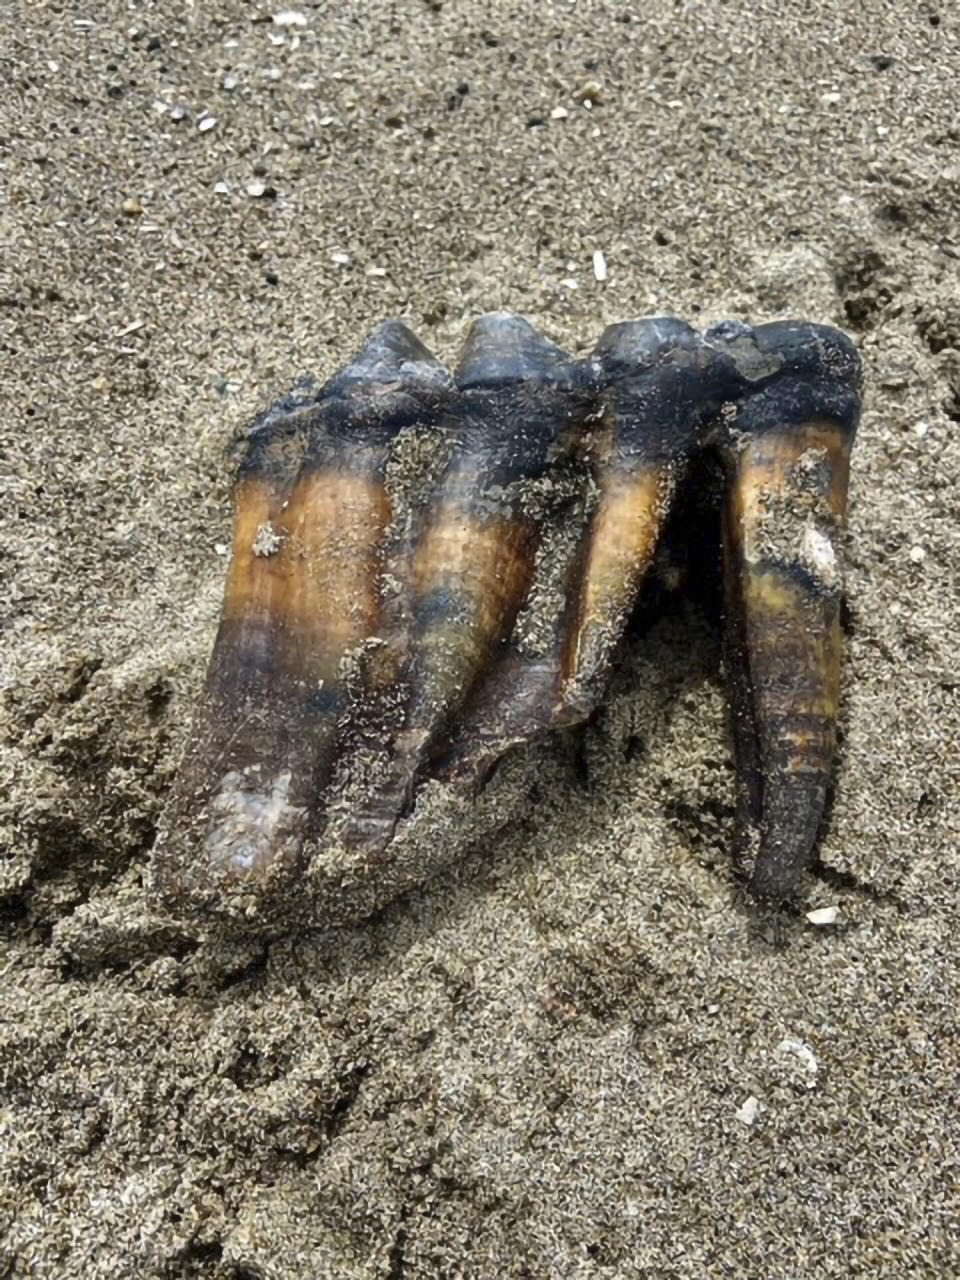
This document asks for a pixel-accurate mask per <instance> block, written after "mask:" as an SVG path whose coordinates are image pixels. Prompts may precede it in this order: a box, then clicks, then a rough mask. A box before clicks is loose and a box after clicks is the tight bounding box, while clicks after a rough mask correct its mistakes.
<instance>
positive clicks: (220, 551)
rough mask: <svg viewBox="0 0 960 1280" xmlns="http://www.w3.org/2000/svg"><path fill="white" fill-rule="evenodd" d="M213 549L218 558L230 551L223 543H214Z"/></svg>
mask: <svg viewBox="0 0 960 1280" xmlns="http://www.w3.org/2000/svg"><path fill="white" fill-rule="evenodd" d="M213 549H214V551H215V552H216V553H217V555H218V556H225V555H226V554H227V552H228V551H229V550H230V548H229V547H228V546H227V544H226V543H225V542H215V543H214V544H213Z"/></svg>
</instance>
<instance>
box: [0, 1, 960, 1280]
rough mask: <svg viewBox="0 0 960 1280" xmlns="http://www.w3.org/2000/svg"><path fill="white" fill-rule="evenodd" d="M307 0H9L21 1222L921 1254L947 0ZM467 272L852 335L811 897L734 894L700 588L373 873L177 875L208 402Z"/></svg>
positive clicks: (949, 649) (221, 482)
mask: <svg viewBox="0 0 960 1280" xmlns="http://www.w3.org/2000/svg"><path fill="white" fill-rule="evenodd" d="M277 12H278V13H279V12H280V11H279V9H278V10H277ZM292 12H294V11H293V10H291V11H289V12H288V13H287V14H286V17H287V18H288V19H289V18H290V15H291V13H292ZM296 12H297V13H298V15H299V17H300V18H302V19H303V24H302V25H301V24H300V23H298V22H293V21H286V22H284V23H280V22H277V21H272V20H270V19H271V10H270V9H269V8H256V7H254V6H252V5H243V4H239V3H235V2H234V3H224V4H211V5H208V6H180V5H176V6H173V5H170V6H163V7H162V10H158V11H157V12H149V11H145V12H142V13H141V12H139V11H137V10H133V9H129V8H128V7H127V6H126V5H121V4H118V3H108V4H104V5H97V6H90V7H88V8H83V7H82V6H77V5H73V4H71V5H66V6H61V7H57V8H55V7H53V6H37V5H32V4H31V5H27V4H18V3H13V4H8V5H6V6H5V7H4V9H3V12H2V14H0V65H2V67H3V70H4V71H5V72H6V78H7V80H8V82H10V83H12V85H13V88H12V89H9V88H8V90H7V93H6V95H5V99H4V103H3V106H2V108H0V122H2V123H0V350H2V358H0V398H2V403H3V415H2V418H0V492H2V494H3V499H4V501H3V512H4V519H3V521H2V524H0V582H2V590H0V628H2V641H3V650H2V659H0V854H2V860H0V895H2V898H0V909H2V912H3V920H4V931H3V942H2V966H3V975H4V978H3V983H2V987H0V1232H2V1239H0V1270H3V1272H4V1274H10V1275H12V1276H39V1277H61V1276H62V1277H66V1276H80V1275H82V1276H84V1277H100V1276H103V1277H111V1278H113V1280H115V1278H116V1277H121V1276H123V1277H126V1276H136V1277H140V1276H143V1277H158V1278H159V1277H181V1276H182V1277H204V1278H205V1280H207V1278H209V1280H213V1278H215V1277H216V1278H218V1280H221V1278H222V1280H228V1278H229V1280H250V1278H251V1277H269V1278H270V1280H273V1278H278V1280H279V1278H281V1277H290V1276H316V1277H336V1278H337V1280H340V1278H349V1280H353V1278H356V1280H368V1278H369V1280H373V1278H375V1277H382V1278H383V1280H388V1278H389V1280H398V1278H399V1277H404V1280H413V1278H414V1277H454V1276H464V1277H478V1278H486V1277H530V1278H533V1280H540V1278H553V1277H563V1278H564V1280H566V1278H567V1277H571V1278H572V1277H576V1278H577V1280H579V1278H581V1277H583V1278H584V1280H592V1278H593V1277H598V1278H599V1277H604V1278H607V1277H625V1278H630V1277H649V1278H651V1280H652V1278H653V1277H662V1276H669V1277H674V1276H675V1277H700V1276H728V1275H736V1276H747V1277H752V1276H756V1277H764V1278H765V1280H767V1278H771V1277H774V1278H780V1277H783V1278H784V1280H785V1278H786V1277H793V1276H795V1275H797V1274H798V1273H804V1274H811V1275H818V1276H838V1277H840V1276H843V1277H846V1276H861V1275H862V1276H867V1275H869V1276H891V1277H894V1276H896V1277H900V1276H906V1275H909V1276H944V1275H950V1274H953V1273H954V1272H956V1271H957V1270H958V1269H960V1245H958V1240H960V1199H958V1180H960V1128H958V1126H957V1123H956V1088H957V1081H958V1079H960V1042H958V1028H957V1013H956V1011H957V1008H958V1004H960V980H958V965H957V956H958V943H957V920H958V908H960V889H958V886H960V875H958V859H957V847H958V840H960V800H958V795H960V708H958V700H957V690H958V686H960V676H958V669H957V650H956V636H957V634H958V626H960V608H958V602H957V581H958V573H960V522H958V500H957V496H956V495H957V492H958V483H960V426H958V423H960V133H958V127H957V126H958V122H957V118H956V110H955V103H956V94H955V79H956V67H957V65H958V59H960V21H958V19H957V17H956V15H954V14H953V13H952V12H951V10H950V7H949V6H948V5H946V4H937V3H935V2H932V3H925V4H911V5H894V4H889V3H883V2H882V0H864V3H863V4H860V5H856V6H848V5H843V4H840V3H835V2H832V0H831V2H830V3H823V4H821V5H818V6H815V8H813V9H811V10H810V12H809V13H806V12H805V13H804V14H803V15H800V14H797V15H796V16H794V17H787V18H777V17H775V16H773V10H770V11H769V12H767V13H765V14H764V15H763V16H762V17H758V16H756V12H757V10H756V7H755V6H748V5H746V4H742V3H733V4H723V3H719V0H715V2H709V3H702V4H681V5H679V6H677V5H673V4H667V3H663V2H660V0H658V2H657V3H653V4H651V5H648V6H629V5H622V4H617V5H608V4H605V3H586V4H580V5H573V4H551V5H542V6H537V9H536V12H535V13H534V12H533V9H532V7H531V9H530V12H529V13H528V14H524V13H523V7H521V6H508V5H506V4H499V3H490V2H488V3H481V2H479V0H463V2H455V0H445V2H443V3H441V2H440V0H433V2H432V3H420V2H419V0H403V2H402V3H399V4H395V5H391V4H385V3H384V4H381V3H360V2H359V0H353V2H351V3H348V4H342V5H330V6H318V7H316V8H314V7H312V6H310V7H308V6H302V7H301V9H300V10H297V11H296ZM751 13H752V14H753V16H750V15H751ZM597 250H599V251H601V252H602V253H603V254H604V256H605V260H606V264H607V271H608V278H607V279H606V280H605V281H598V280H597V279H596V278H595V273H594V269H593V255H594V253H595V252H596V251H597ZM495 308H509V309H511V310H515V311H519V312H522V313H523V314H525V315H526V316H527V317H528V318H529V319H530V320H531V321H532V322H533V323H535V324H536V325H537V326H538V327H539V328H541V329H542V330H543V331H544V332H545V333H547V334H548V335H549V336H550V337H551V338H552V339H553V340H555V341H557V342H560V343H562V344H564V345H566V346H567V347H568V348H569V349H570V350H572V351H574V352H578V353H579V352H582V351H584V350H586V349H587V348H588V347H589V345H591V344H592V342H593V340H594V339H595V337H596V335H597V334H598V333H599V331H600V330H601V329H602V328H603V326H604V325H605V324H606V323H609V322H612V321H614V320H619V319H625V318H629V317H632V316H637V315H642V314H646V313H651V312H672V313H676V314H678V315H681V316H683V317H685V318H686V319H689V320H690V321H692V322H693V323H695V324H697V325H703V324H706V323H708V322H710V321H713V320H717V319H720V318H723V317H726V316H733V317H737V318H740V319H745V320H750V321H752V322H759V321H763V320H768V319H774V318H777V317H779V316H784V315H796V316H802V317H804V318H806V319H810V320H814V321H821V322H825V323H830V324H837V325H839V326H841V327H843V328H844V329H846V331H847V332H849V333H850V334H851V336H853V337H854V339H855V340H856V342H857V344H858V346H859V348H860V351H861V354H862V357H863V360H864V365H865V371H866V378H867V399H866V404H865V410H864V415H863V420H862V425H861V430H860V436H859V439H858V443H857V446H856V451H855V457H854V471H853V482H852V491H851V506H850V532H849V539H848V546H847V554H846V561H847V572H848V591H849V619H848V625H847V632H848V640H847V652H846V663H845V679H844V705H843V741H842V752H841V761H840V768H839V773H838V783H837V795H836V801H835V804H834V806H833V811H832V815H831V821H830V826H829V830H828V832H827V834H826V838H825V840H824V842H823V845H822V849H821V861H822V866H821V867H820V869H819V870H818V872H817V874H816V875H815V876H811V877H809V878H808V881H807V885H806V888H805V894H806V898H805V901H804V902H803V903H801V904H800V905H801V908H802V909H799V910H797V911H795V912H793V913H786V914H784V915H782V916H781V917H780V918H778V919H772V918H771V917H769V916H768V915H765V914H763V913H760V912H758V911H757V910H756V909H755V908H753V907H752V906H750V905H749V904H748V903H746V902H745V901H744V900H743V897H742V891H741V888H740V884H739V880H738V877H737V874H736V869H735V867H734V865H733V861H732V858H731V855H730V838H731V834H732V797H733V773H732V760H731V742H730V738H729V732H728V726H727V722H726V717H725V702H724V692H723V686H722V681H721V676H720V671H719V641H718V637H717V634H716V627H715V619H713V618H712V617H711V616H710V615H709V614H708V613H705V612H704V611H703V610H702V609H699V608H698V607H697V605H696V603H686V604H685V603H684V602H683V601H682V600H680V601H673V602H671V603H669V605H668V607H666V608H665V609H663V610H662V612H661V614H660V615H659V616H658V617H657V618H656V619H655V620H649V619H639V620H638V625H637V626H636V627H635V629H634V634H633V636H632V637H631V640H630V643H629V644H628V645H627V647H626V649H625V651H624V653H623V656H622V661H621V662H620V664H619V668H618V671H617V675H616V678H615V680H614V682H613V687H612V689H611V692H610V696H609V698H608V700H607V702H606V704H605V707H604V711H603V714H602V715H601V716H599V717H598V718H597V720H596V722H595V723H594V724H592V725H591V726H590V727H589V728H588V729H586V730H584V731H581V732H578V733H574V734H568V735H565V736H558V737H557V738H556V739H555V740H552V741H550V742H547V743H545V744H543V745H542V746H538V747H536V748H532V749H531V750H530V751H529V752H528V753H526V754H525V755H524V756H523V758H522V759H519V760H518V761H517V762H516V764H515V765H514V766H511V767H513V768H514V770H515V776H516V777H517V778H520V777H521V775H523V777H525V778H526V779H527V782H526V783H525V785H529V779H530V778H535V781H536V785H535V786H534V787H533V789H532V790H531V791H530V792H529V798H528V799H527V800H526V801H525V803H524V804H523V805H522V806H521V807H520V810H519V812H518V814H517V816H516V818H515V820H514V821H513V822H512V823H511V824H510V825H509V826H508V827H507V828H505V829H504V830H503V831H501V832H500V833H499V834H498V835H496V836H495V837H491V838H488V839H486V840H485V841H481V842H480V843H478V844H477V845H475V846H474V847H473V848H472V849H471V850H470V852H469V854H468V855H466V856H464V858H463V859H462V860H460V861H458V862H456V863H455V864H453V865H452V866H450V867H449V868H447V869H446V870H445V871H442V872H441V873H440V874H439V875H437V876H435V877H434V878H432V879H431V880H430V881H429V882H428V883H426V884H424V885H423V886H422V887H419V888H416V889H413V890H411V891H408V892H407V893H405V894H404V895H402V896H400V897H398V898H395V899H393V900H392V901H390V902H389V903H387V904H386V905H384V906H381V907H380V908H379V909H378V910H377V911H376V913H375V914H374V915H373V916H372V917H371V918H369V919H368V920H365V921H362V922H360V923H358V924H354V925H350V926H349V927H344V928H332V927H331V928H329V929H326V930H321V931H313V932H309V933H307V932H291V933H290V934H286V935H283V936H281V937H279V938H278V937H270V938H263V937H258V936H257V935H256V931H255V930H254V931H253V932H252V933H251V934H250V935H249V936H248V937H239V936H237V935H228V934H226V933H224V932H223V931H220V930H218V929H217V928H215V927H210V928H203V927H200V926H198V925H196V924H194V923H191V922H189V921H187V922H178V921H176V920H172V919H169V918H167V917H165V916H162V915H159V914H158V913H156V912H155V911H154V910H153V909H152V908H151V906H150V904H149V902H148V900H147V897H146V892H145V885H144V881H145V876H146V872H147V867H148V863H149V857H150V847H151V844H152V841H153V837H154V834H155V830H156V824H157V821H158V817H159V814H160V812H161V809H162V806H163V803H164V800H165V797H166V795H167V794H168V792H169V788H170V784H171V780H172V778H173V775H174V772H175V770H176V766H177V763H178V760H179V757H180V754H181V751H182V749H183V745H184V741H185V737H186V734H187V731H188V728H189V724H190V718H191V712H192V708H193V706H194V705H195V702H196V698H197V696H198V693H199V690H200V686H201V682H202V678H203V672H204V667H205V663H206V659H207V656H208V654H209V651H210V646H211V643H212V639H213V635H214V632H215V629H216V624H217V617H218V611H219V606H220V600H221V595H222V589H223V578H224V572H225V567H226V556H227V553H228V546H227V543H228V539H229V532H228V530H229V486H230V479H231V475H232V469H233V466H234V465H235V459H236V453H235V448H234V446H235V442H236V441H237V440H238V439H239V438H240V436H241V435H242V432H243V429H244V428H245V426H246V425H247V424H248V423H249V422H250V420H251V419H252V417H253V415H254V414H255V413H256V412H257V411H258V410H259V409H261V408H263V407H264V406H265V405H267V404H269V403H270V401H271V399H274V398H276V397H277V396H278V395H280V394H282V393H283V392H286V391H287V390H289V388H290V387H291V386H292V385H293V383H294V382H295V380H296V379H297V377H299V376H300V375H302V374H304V373H309V374H313V375H314V376H316V377H318V378H319V377H324V376H326V375H328V374H329V373H331V372H332V371H333V370H334V369H335V368H336V367H337V365H338V364H339V363H341V362H342V361H343V359H344V358H345V357H346V356H347V355H348V354H349V353H350V352H351V351H352V350H353V349H354V348H355V347H356V345H357V342H358V341H359V339H360V338H361V337H362V336H363V335H364V334H365V333H366V332H367V331H368V330H369V329H370V328H372V327H373V325H374V324H376V323H377V322H378V321H379V320H380V319H382V318H384V317H385V316H388V315H397V316H400V317H401V318H403V319H405V320H406V321H407V322H408V323H410V324H411V325H412V327H413V328H414V329H415V330H416V331H417V333H418V334H419V335H420V336H421V337H422V338H423V340H424V341H425V342H426V343H427V344H428V345H429V346H430V347H431V349H432V350H434V351H435V352H436V353H437V354H438V355H439V356H441V357H442V358H443V359H445V360H447V361H450V360H452V359H453V358H454V357H455V353H456V350H457V347H458V344H459V342H460V340H461V339H462V337H463V335H464V333H465V331H466V328H467V326H468V325H469V323H470V320H471V319H472V318H473V317H474V316H476V315H477V314H479V313H480V312H482V311H487V310H491V309H495ZM524 771H525V772H524ZM819 907H836V908H838V912H839V914H838V916H837V920H836V923H835V924H833V925H831V926H820V927H818V926H815V925H812V924H810V923H809V922H808V921H807V919H806V917H805V914H804V911H805V910H809V909H813V908H819ZM751 1100H752V1101H751Z"/></svg>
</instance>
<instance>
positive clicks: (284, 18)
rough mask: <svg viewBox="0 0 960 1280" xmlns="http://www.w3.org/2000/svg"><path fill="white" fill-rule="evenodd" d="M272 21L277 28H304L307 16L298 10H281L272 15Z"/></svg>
mask: <svg viewBox="0 0 960 1280" xmlns="http://www.w3.org/2000/svg"><path fill="white" fill-rule="evenodd" d="M273 21H274V23H275V24H276V25H277V26H278V27H305V26H306V25H307V15H306V14H305V13H301V12H300V11H299V10H298V9H282V10H281V11H280V13H275V14H274V15H273Z"/></svg>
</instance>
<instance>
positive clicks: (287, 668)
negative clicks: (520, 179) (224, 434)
mask: <svg viewBox="0 0 960 1280" xmlns="http://www.w3.org/2000/svg"><path fill="white" fill-rule="evenodd" d="M448 383H449V379H448V377H447V375H446V374H445V373H444V371H443V370H442V369H441V367H440V366H439V365H438V364H437V362H436V361H435V360H433V358H432V357H431V356H430V354H429V352H427V351H426V349H425V348H424V347H422V346H421V344H420V343H419V342H418V341H417V339H416V338H415V337H414V336H413V334H411V333H410V332H409V331H408V330H407V329H405V328H404V327H403V326H402V325H400V324H398V323H396V322H388V323H387V324H385V325H382V326H381V327H380V328H379V329H378V330H377V331H376V332H375V333H374V334H373V335H372V337H371V338H370V339H369V341H368V342H367V344H366V345H365V346H364V348H363V349H362V350H361V352H360V353H359V355H358V356H357V357H356V359H355V360H354V361H353V362H352V363H351V364H350V365H348V366H347V367H346V368H345V369H344V370H343V371H341V372H340V373H338V374H337V375H335V377H334V378H332V379H331V380H330V382H328V383H327V385H326V386H325V387H324V389H323V391H322V393H321V395H320V397H319V399H318V400H317V401H315V402H313V403H310V404H301V405H297V406H290V405H289V404H281V405H280V406H278V408H277V409H276V410H274V411H271V413H270V414H269V415H267V420H266V421H265V423H264V425H263V426H261V428H260V429H259V433H258V434H256V435H255V436H254V437H252V439H251V447H250V450H249V453H248V457H247V460H246V462H245V463H244V466H243V468H242V469H241V473H240V475H239V477H238V481H237V484H236V486H235V502H234V506H235V517H234V544H233V556H232V560H231V565H230V569H229V572H228V578H227V584H226V589H225V593H224V606H223V615H222V619H221V624H220V629H219V631H218V634H217V639H216V642H215V645H214V650H213V654H212V656H211V660H210V666H209V670H208V674H207V682H206V688H205V692H204V698H203V700H202V704H201V708H200V710H199V713H198V716H197V719H196V722H195V724H194V728H193V732H192V735H191V742H190V745H189V747H188V751H187V754H186V756H185V759H184V763H183V765H182V767H181V771H180V775H179V777H178V780H177V782H176V784H175V787H174V792H173V796H172V798H171V804H170V808H169V810H168V815H167V819H166V821H165V824H164V831H163V834H162V838H161V840H160V841H159V843H158V850H157V854H156V865H157V868H158V880H159V881H160V883H161V891H163V892H166V893H167V894H168V896H169V895H170V894H172V895H174V896H175V895H176V893H177V892H178V891H179V889H180V887H181V886H184V885H187V884H191V883H192V884H197V883H203V882H204V880H205V878H206V877H210V876H212V877H213V878H214V879H216V878H218V877H221V876H224V875H226V876H238V877H244V878H248V877H250V876H253V875H259V874H263V873H265V872H266V871H267V870H269V868H270V867H272V866H275V865H283V866H287V867H291V866H293V867H295V866H296V865H298V863H299V860H300V856H301V853H302V845H303V841H304V838H305V837H306V835H307V834H308V833H309V831H310V830H312V829H313V828H314V827H315V826H316V825H317V822H318V818H319V814H318V793H319V791H320V789H321V788H322V786H323V784H324V782H325V780H326V777H327V775H328V773H329V771H330V768H331V765H332V762H333V758H334V753H335V749H336V746H337V741H338V736H339V721H340V716H341V713H342V711H343V708H344V701H345V699H344V692H345V691H344V689H343V688H342V677H341V662H342V659H343V657H344V655H345V654H346V653H347V652H348V650H350V649H351V648H352V647H354V646H355V645H357V644H358V643H360V642H361V641H362V640H363V639H364V638H366V637H367V636H369V635H370V634H371V633H372V631H373V630H374V629H375V627H376V623H377V617H378V610H379V592H378V577H379V568H380V565H379V557H380V554H381V547H382V542H383V535H384V530H385V528H386V525H387V523H388V522H389V519H390V504H389V501H388V499H387V496H386V492H385V488H384V475H383V471H384V465H385V462H386V457H387V452H388V449H389V446H390V443H391V441H392V439H393V438H394V437H395V435H396V433H397V432H398V431H399V430H400V429H401V428H402V427H403V426H404V425H406V424H407V423H409V422H411V421H421V420H428V419H432V418H433V417H435V416H436V413H437V411H438V410H439V408H440V407H441V405H442V403H443V401H444V399H445V395H446V390H447V387H448ZM291 415H293V428H294V429H291ZM274 437H275V439H274ZM291 439H296V440H297V441H298V443H299V454H300V461H299V466H297V465H296V461H295V460H292V459H293V457H294V454H295V453H296V452H297V451H296V450H293V449H292V448H291V447H290V440H291ZM275 455H278V456H279V457H280V459H281V461H280V462H279V463H278V462H277V460H276V457H275Z"/></svg>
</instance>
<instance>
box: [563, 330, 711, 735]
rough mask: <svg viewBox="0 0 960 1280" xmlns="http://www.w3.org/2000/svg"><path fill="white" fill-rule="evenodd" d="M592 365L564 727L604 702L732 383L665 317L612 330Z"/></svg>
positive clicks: (689, 333)
mask: <svg viewBox="0 0 960 1280" xmlns="http://www.w3.org/2000/svg"><path fill="white" fill-rule="evenodd" d="M594 359H595V360H596V361H597V363H598V365H599V370H600V379H601V383H602V384H605V386H604V391H603V395H602V404H603V425H604V431H603V433H602V436H601V440H602V444H603V449H602V453H603V456H602V459H601V462H600V465H599V468H598V472H599V474H598V483H599V487H600V501H599V505H598V507H597V509H596V512H595V514H594V517H593V522H592V526H591V528H590V531H589V535H588V541H587V545H586V547H585V549H584V557H583V577H582V583H581V588H580V597H579V604H578V608H577V611H576V617H575V618H574V620H573V624H572V626H571V630H570V636H569V645H568V650H567V654H566V657H565V663H564V668H565V670H564V674H565V680H566V684H565V689H564V696H563V700H562V703H561V706H560V708H559V710H558V718H559V719H560V720H561V721H562V722H565V723H570V722H572V721H574V720H577V719H582V718H583V717H584V716H585V715H587V714H589V712H590V711H591V710H592V709H593V707H594V706H595V705H596V702H597V701H598V699H599V698H600V697H601V696H602V692H603V687H604V685H605V682H606V678H607V675H608V673H609V669H610V663H611V660H612V657H613V654H614V651H615V649H616V648H617V646H618V644H619V642H620V640H621V638H622V636H623V633H624V630H625V628H626V625H627V622H628V620H629V617H630V614H631V612H632V610H633V607H634V605H635V603H636V600H637V596H638V595H639V592H640V588H641V585H642V583H643V579H644V577H645V575H646V573H647V570H648V568H649V566H650V561H651V559H652V558H653V553H654V549H655V547H656V544H657V539H658V537H659V535H660V531H661V528H662V526H663V522H664V518H665V516H666V513H667V510H668V508H669V505H670V502H671V500H672V498H673V494H674V492H675V489H676V484H677V480H678V477H679V475H680V474H681V472H682V470H683V468H684V466H685V464H686V461H687V458H688V457H689V455H690V453H691V451H692V449H693V448H694V446H695V444H696V443H697V438H698V433H699V429H700V426H701V423H702V422H703V421H704V420H705V419H706V418H708V417H709V416H710V414H711V413H712V412H713V411H714V410H715V409H716V408H717V406H718V405H719V403H720V401H721V400H722V399H723V397H724V394H725V393H727V392H728V391H729V382H730V379H729V377H728V376H727V375H726V374H725V372H724V370H723V368H721V365H720V362H719V361H718V360H717V359H716V357H715V356H714V355H713V353H711V352H709V351H708V350H707V349H706V348H705V347H704V346H703V344H702V342H701V340H700V338H699V336H698V335H697V334H696V333H695V332H694V330H693V329H691V328H690V326H689V325H687V324H684V323H683V321H680V320H675V319H672V318H669V317H660V318H656V319H648V320H638V321H633V322H629V323H626V324H618V325H611V326H610V327H609V328H608V329H607V330H605V331H604V333H603V334H602V335H601V337H600V340H599V342H598V344H597V347H596V349H595V352H594Z"/></svg>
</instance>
